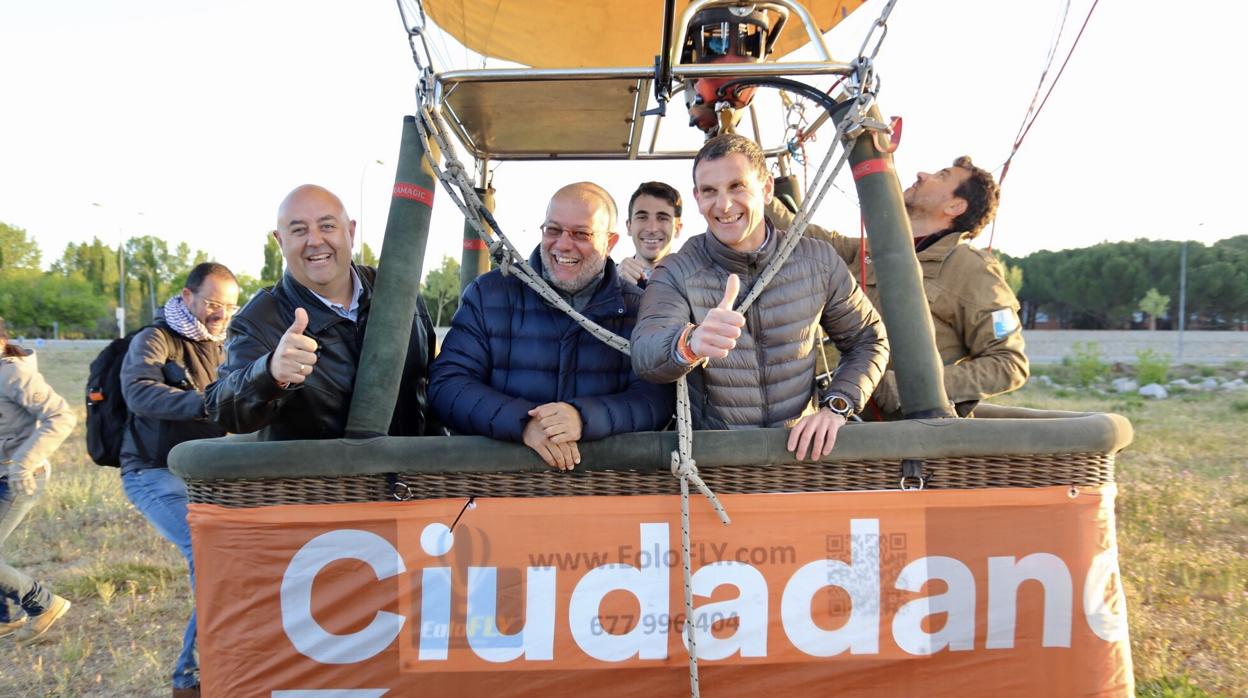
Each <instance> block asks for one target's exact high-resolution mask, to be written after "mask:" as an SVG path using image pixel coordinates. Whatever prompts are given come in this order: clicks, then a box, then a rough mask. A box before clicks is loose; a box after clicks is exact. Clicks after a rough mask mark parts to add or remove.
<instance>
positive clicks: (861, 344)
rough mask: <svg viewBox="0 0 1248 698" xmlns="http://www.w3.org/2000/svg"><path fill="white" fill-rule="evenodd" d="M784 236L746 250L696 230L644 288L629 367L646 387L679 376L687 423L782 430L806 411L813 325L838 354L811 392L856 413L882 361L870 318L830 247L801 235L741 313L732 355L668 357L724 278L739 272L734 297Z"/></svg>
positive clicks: (882, 345) (879, 326)
mask: <svg viewBox="0 0 1248 698" xmlns="http://www.w3.org/2000/svg"><path fill="white" fill-rule="evenodd" d="M784 234H785V233H784V231H781V230H773V231H772V232H771V234H770V235H769V236H768V240H767V242H766V243H765V244H764V245H763V248H762V249H761V250H759V251H758V252H754V253H749V254H746V253H741V252H736V251H734V250H732V249H731V248H729V247H727V246H726V245H724V244H723V243H721V242H720V241H719V240H717V239H716V238H715V236H714V235H710V234H708V233H703V234H702V235H697V236H695V237H693V238H691V239H690V240H689V242H687V243H685V245H684V247H682V248H681V250H680V251H679V252H677V253H675V254H672V255H669V256H668V257H666V258H664V259H663V261H662V262H661V263H660V264H659V267H658V269H656V270H655V272H654V275H653V277H651V279H650V283H649V284H648V285H647V286H646V293H645V295H644V296H643V297H642V300H641V310H640V311H639V313H638V317H637V326H636V327H635V328H634V329H633V349H632V352H633V368H634V370H636V371H637V374H638V375H640V376H641V377H642V378H644V379H646V380H649V381H653V382H655V383H670V382H673V381H675V380H676V379H678V378H679V377H680V376H682V375H685V374H687V373H688V374H689V389H690V401H691V403H692V404H691V411H692V415H693V422H694V426H695V428H698V429H724V428H733V427H762V426H767V427H774V426H790V425H792V424H793V423H794V422H795V421H797V419H799V418H800V417H802V415H804V414H807V413H809V412H810V411H812V402H811V398H813V397H815V382H814V369H815V355H814V351H813V350H814V344H815V335H816V332H815V327H816V326H821V327H822V328H823V330H824V331H825V332H826V333H827V335H828V337H830V338H831V339H832V341H833V342H834V343H835V344H836V346H837V347H839V348H840V350H841V354H842V359H841V362H840V365H839V366H838V367H837V369H836V372H835V373H834V374H833V376H832V381H831V384H830V385H829V386H828V388H827V389H826V390H825V391H823V394H821V395H819V397H820V398H822V397H824V396H825V395H827V394H828V393H831V392H837V393H841V394H842V395H845V396H846V397H848V398H849V399H850V400H851V401H852V402H853V403H854V405H855V408H856V409H861V408H862V407H863V405H864V404H865V403H866V400H867V397H868V396H870V395H871V392H872V391H873V390H874V389H875V384H876V382H877V381H878V380H879V379H880V375H881V374H882V373H883V371H884V366H885V365H886V364H887V363H888V340H887V338H886V336H885V331H884V324H883V323H882V322H881V321H880V316H879V315H878V314H876V312H875V309H874V308H873V307H872V306H871V303H870V301H868V300H867V297H866V296H865V295H864V294H863V293H862V290H861V289H859V288H858V284H856V283H855V282H854V280H853V278H852V277H851V276H850V275H849V271H848V269H846V267H845V264H844V262H842V261H841V260H840V259H839V258H838V257H837V256H836V253H835V252H834V251H833V249H832V247H831V246H830V245H828V244H826V243H824V242H821V241H818V240H812V239H809V238H806V239H803V240H802V241H800V242H799V243H798V246H797V248H796V249H795V250H794V251H793V254H792V255H791V256H790V257H789V259H788V260H787V261H786V262H785V264H784V266H783V267H781V269H780V272H779V273H778V274H777V275H776V277H775V278H774V279H772V281H771V283H770V284H768V286H767V288H766V289H765V290H764V291H763V293H762V294H761V295H760V296H759V297H758V300H756V301H755V302H754V304H753V305H751V306H750V307H749V309H748V310H747V311H746V313H745V317H746V326H745V327H744V328H743V329H742V335H741V338H740V339H739V340H738V342H737V346H736V348H735V349H733V350H732V353H730V354H729V355H728V356H727V357H725V358H724V359H718V360H713V361H711V362H710V364H708V365H706V366H704V367H701V368H698V369H697V370H694V367H693V366H689V365H686V364H684V363H682V362H681V361H679V360H678V359H677V358H676V349H675V348H676V342H677V340H678V339H679V336H680V333H681V332H682V331H683V330H684V328H685V326H686V325H687V324H688V323H697V322H700V321H701V320H702V319H703V318H704V317H706V314H707V312H708V311H709V310H710V309H711V308H714V307H715V306H716V305H717V304H718V303H719V301H720V300H721V299H722V298H723V294H724V284H725V283H727V279H728V275H729V274H732V273H735V274H737V275H739V276H740V277H741V293H740V295H739V296H738V301H740V300H742V299H744V298H745V297H746V295H748V293H749V290H750V288H751V287H752V286H753V285H754V283H755V281H757V279H758V277H759V275H760V274H761V273H762V271H763V270H764V269H765V268H766V266H767V261H768V260H769V259H770V258H771V255H772V254H773V253H774V252H775V250H776V247H777V246H778V244H779V241H780V239H781V237H782V236H783V235H784ZM691 371H692V373H690V372H691Z"/></svg>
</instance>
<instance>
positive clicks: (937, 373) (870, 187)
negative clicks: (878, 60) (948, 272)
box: [849, 107, 956, 419]
mask: <svg viewBox="0 0 1248 698" xmlns="http://www.w3.org/2000/svg"><path fill="white" fill-rule="evenodd" d="M867 117H868V118H870V119H874V120H876V121H880V120H881V118H880V112H879V110H878V109H877V108H875V107H872V108H871V110H870V112H869V113H868V114H867ZM849 163H850V165H851V166H852V167H853V173H854V184H855V185H856V186H857V188H858V200H859V201H860V202H861V204H862V212H863V218H864V220H865V222H866V227H867V238H868V240H870V243H871V263H872V265H873V266H874V268H875V276H876V279H877V280H878V283H877V284H876V288H877V289H878V290H879V293H880V304H881V305H882V306H883V307H881V308H880V309H879V311H880V315H882V316H883V317H884V325H885V327H886V328H887V329H888V344H889V346H890V347H891V348H892V364H893V370H894V371H895V372H896V375H897V391H898V393H899V394H900V397H901V411H902V414H903V415H905V417H906V418H907V419H924V418H930V417H954V416H956V414H955V413H954V411H953V407H952V405H950V404H949V398H948V395H947V394H946V393H945V372H944V366H943V365H942V364H941V361H940V354H939V353H937V351H936V340H935V335H934V330H933V328H932V316H931V311H930V310H929V309H928V306H927V296H926V294H924V292H923V273H922V271H921V270H920V269H919V260H918V258H917V257H915V256H914V237H913V233H912V232H911V230H910V217H909V216H908V215H907V214H906V206H905V202H904V201H903V200H902V196H901V183H900V182H899V181H898V180H897V172H896V170H895V169H894V168H893V156H892V155H890V154H888V153H884V152H881V151H880V150H878V149H877V148H876V147H875V134H874V132H872V131H865V132H864V133H863V134H862V135H860V136H859V137H858V140H857V141H856V142H855V143H854V145H853V150H852V151H850V155H849Z"/></svg>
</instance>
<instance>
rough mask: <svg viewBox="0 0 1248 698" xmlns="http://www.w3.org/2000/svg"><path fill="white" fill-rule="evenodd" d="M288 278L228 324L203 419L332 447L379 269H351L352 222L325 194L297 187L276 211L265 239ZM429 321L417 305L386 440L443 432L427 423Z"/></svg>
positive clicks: (267, 435)
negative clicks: (277, 251) (272, 241)
mask: <svg viewBox="0 0 1248 698" xmlns="http://www.w3.org/2000/svg"><path fill="white" fill-rule="evenodd" d="M273 236H274V237H275V238H277V242H278V244H279V245H281V248H282V257H283V258H284V259H285V260H286V273H285V274H284V275H283V276H282V278H281V280H280V281H278V282H277V284H276V285H274V286H273V288H270V289H264V290H262V291H260V292H259V293H257V294H256V295H255V296H254V297H253V298H252V299H251V301H249V302H248V303H247V305H246V306H245V307H244V308H243V309H242V310H241V311H239V313H238V314H237V315H235V316H234V320H233V322H231V323H230V329H229V336H228V337H227V339H226V341H225V354H226V357H225V364H224V365H223V366H222V367H221V370H220V371H219V373H218V378H217V382H215V383H213V384H212V385H211V386H209V387H208V390H207V391H206V394H205V400H206V404H207V408H208V414H209V416H210V417H212V418H213V419H214V420H216V421H217V423H218V424H220V425H221V426H222V427H224V428H225V429H226V430H228V431H231V432H235V433H249V432H253V431H259V432H260V438H261V439H262V440H267V441H281V440H287V439H333V438H339V437H341V436H342V435H343V432H344V431H345V430H346V423H347V411H348V409H349V407H350V405H351V391H352V388H353V387H354V385H355V369H356V366H357V365H358V364H359V361H360V352H361V350H362V348H363V342H364V330H365V328H366V326H367V323H368V316H369V310H370V308H371V306H372V300H373V280H374V279H375V278H376V275H377V270H376V269H374V268H372V267H368V266H363V265H357V264H352V263H351V245H352V243H353V241H354V239H355V221H353V220H351V219H350V218H349V217H348V216H347V212H346V208H345V207H344V206H343V205H342V201H341V200H340V199H339V198H338V197H337V196H334V194H333V193H331V192H330V191H328V190H326V189H324V188H322V187H318V186H315V185H310V184H305V185H303V186H301V187H298V188H296V189H295V190H294V191H292V192H291V193H290V194H289V195H287V196H286V199H285V200H284V201H283V202H282V204H281V206H280V207H279V209H278V221H277V230H276V231H274V232H273ZM433 349H434V334H433V323H432V322H431V321H430V320H429V311H428V310H427V309H426V308H425V304H424V301H422V300H421V299H420V298H419V297H417V305H416V315H415V318H414V319H413V322H412V332H411V335H410V336H409V338H408V347H407V360H406V363H405V364H404V367H403V374H402V376H400V380H401V381H402V382H401V384H400V387H399V396H398V401H397V402H396V404H395V408H394V418H393V419H392V420H391V423H390V435H391V436H421V435H434V434H444V433H445V431H444V430H443V429H442V428H441V426H440V425H439V424H438V423H437V421H436V420H434V419H431V418H430V417H429V415H428V399H427V396H426V392H427V389H428V384H429V363H430V362H431V361H432V360H433Z"/></svg>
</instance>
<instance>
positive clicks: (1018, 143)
mask: <svg viewBox="0 0 1248 698" xmlns="http://www.w3.org/2000/svg"><path fill="white" fill-rule="evenodd" d="M1098 2H1100V0H1092V6H1091V7H1089V8H1088V15H1087V16H1086V17H1084V18H1083V24H1082V25H1081V26H1080V27H1079V33H1078V34H1076V35H1075V40H1074V41H1073V42H1071V44H1070V50H1069V51H1067V52H1066V58H1065V59H1063V60H1062V67H1061V68H1058V70H1057V75H1055V76H1054V77H1053V82H1051V83H1049V89H1048V91H1047V92H1045V93H1044V99H1042V100H1040V106H1038V107H1035V112H1034V113H1033V112H1032V107H1033V106H1035V104H1036V97H1038V96H1040V90H1041V89H1042V88H1043V87H1044V76H1045V75H1048V73H1049V66H1050V65H1051V64H1052V61H1053V56H1054V52H1055V51H1056V50H1057V43H1058V42H1059V41H1061V37H1062V30H1061V28H1059V29H1058V33H1057V38H1055V39H1054V40H1053V49H1052V50H1051V51H1050V53H1049V63H1048V64H1046V65H1045V66H1044V72H1043V73H1041V75H1040V84H1039V85H1036V93H1035V94H1034V95H1033V96H1032V98H1031V104H1030V105H1028V107H1027V114H1026V115H1024V116H1023V123H1022V125H1020V126H1019V128H1018V135H1017V136H1015V138H1014V145H1013V147H1011V148H1010V154H1009V156H1008V157H1007V158H1006V159H1005V162H1004V163H1003V164H1002V165H1001V177H1000V178H999V179H998V180H997V187H998V188H1000V187H1002V186H1004V185H1005V176H1006V175H1008V174H1009V173H1010V164H1011V163H1012V162H1014V156H1015V155H1017V154H1018V149H1019V148H1021V147H1022V146H1023V140H1024V139H1025V138H1027V134H1028V133H1030V132H1031V127H1032V126H1034V125H1035V123H1036V119H1038V118H1040V112H1041V111H1042V110H1043V109H1044V105H1046V104H1048V103H1049V96H1050V95H1052V94H1053V89H1054V88H1056V87H1057V82H1058V81H1059V80H1061V79H1062V73H1065V72H1066V65H1067V64H1068V63H1070V58H1071V56H1073V55H1075V49H1076V48H1077V47H1078V46H1079V40H1080V39H1082V38H1083V30H1084V29H1087V28H1088V22H1089V21H1090V20H1091V19H1092V13H1093V12H1094V11H1096V5H1097V3H1098ZM1069 11H1070V3H1067V4H1066V9H1065V11H1064V12H1063V14H1062V23H1061V26H1062V27H1064V26H1065V25H1066V15H1065V13H1066V12H1069ZM1028 117H1030V120H1029V118H1028ZM996 236H997V220H996V218H995V217H994V218H993V220H992V230H991V231H989V233H988V249H989V250H992V243H993V241H994V240H995V239H996Z"/></svg>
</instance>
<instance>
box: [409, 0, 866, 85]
mask: <svg viewBox="0 0 1248 698" xmlns="http://www.w3.org/2000/svg"><path fill="white" fill-rule="evenodd" d="M863 2H864V0H808V2H806V3H804V6H805V7H806V9H807V10H808V11H809V12H810V14H811V16H812V17H814V19H815V21H816V23H817V24H818V25H819V30H820V31H821V32H827V31H829V30H830V29H832V27H834V26H836V24H837V23H838V22H840V21H841V20H842V19H844V18H845V17H847V16H849V13H850V12H853V11H854V10H856V9H858V7H860V6H861V5H862V4H863ZM424 5H425V10H426V12H427V13H428V14H429V16H430V17H431V18H432V19H433V21H434V22H435V23H436V24H437V25H438V26H439V27H441V28H442V29H443V30H445V31H446V32H447V33H448V34H450V35H451V36H453V37H455V39H457V40H458V41H459V42H460V43H461V44H463V45H464V46H467V47H468V48H469V49H471V50H473V51H476V52H477V53H479V54H481V55H483V56H488V57H490V58H498V59H502V60H507V61H513V62H515V63H522V64H524V65H527V66H531V67H534V68H599V67H606V66H644V65H651V64H652V63H653V62H654V56H655V55H656V54H657V53H658V52H659V47H660V44H661V42H662V40H663V0H477V1H475V2H474V1H473V0H424ZM688 6H689V2H688V0H677V2H676V21H677V22H679V20H680V16H681V13H683V12H684V10H685V8H686V7H688ZM674 30H675V31H679V27H675V28H674ZM808 42H809V39H808V37H807V35H806V32H805V30H804V29H803V28H802V25H801V22H800V21H798V20H797V18H796V17H794V16H790V18H789V23H788V24H787V26H786V27H785V29H784V32H783V33H782V34H781V36H780V38H779V40H778V41H777V43H776V47H775V52H774V54H773V55H774V57H777V58H778V57H781V56H784V55H786V54H788V53H791V52H793V51H795V50H797V49H799V48H801V47H802V46H804V45H806V44H807V43H808Z"/></svg>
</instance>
